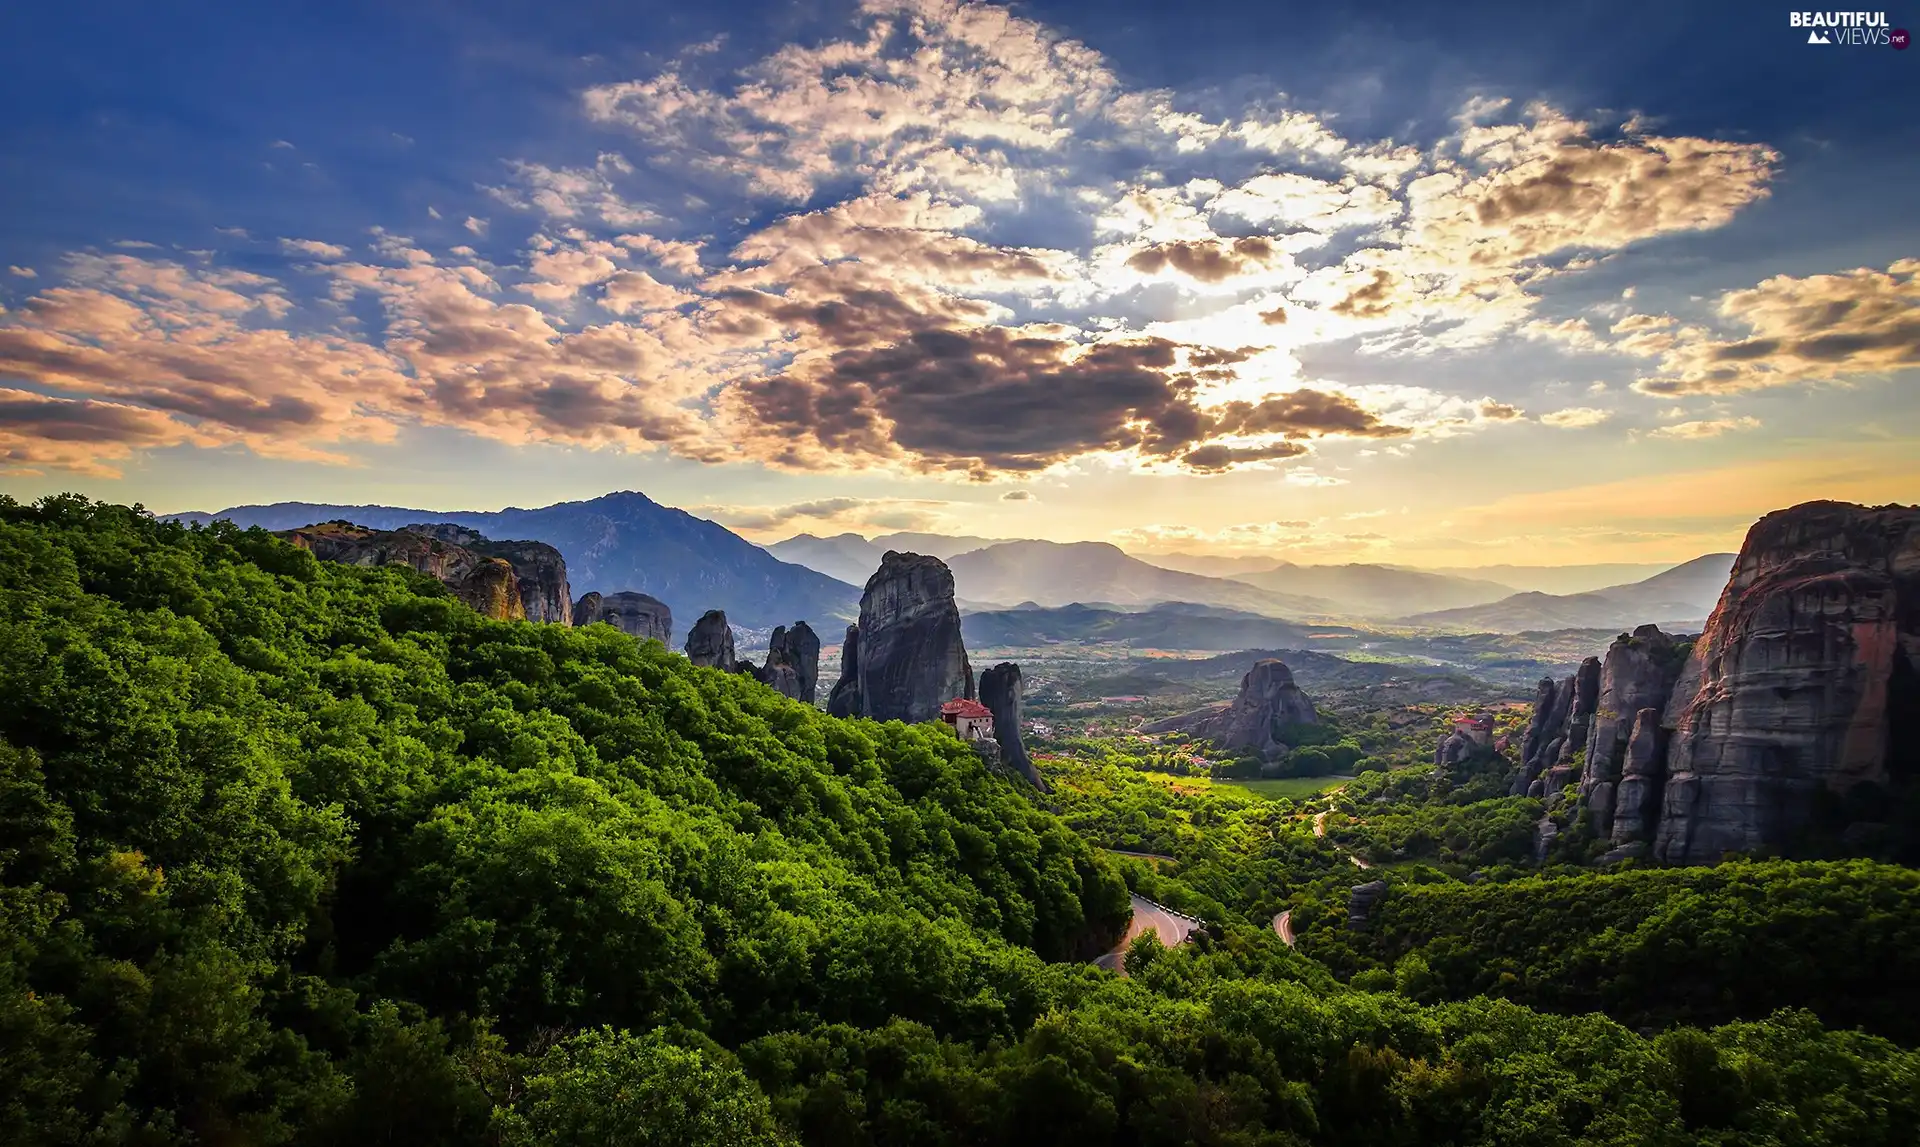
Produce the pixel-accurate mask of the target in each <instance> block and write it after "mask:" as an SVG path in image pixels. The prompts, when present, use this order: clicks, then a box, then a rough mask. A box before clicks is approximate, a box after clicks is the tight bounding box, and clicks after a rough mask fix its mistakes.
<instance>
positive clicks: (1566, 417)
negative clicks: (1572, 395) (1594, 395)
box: [1540, 406, 1613, 430]
mask: <svg viewBox="0 0 1920 1147" xmlns="http://www.w3.org/2000/svg"><path fill="white" fill-rule="evenodd" d="M1611 417H1613V415H1612V414H1611V413H1609V412H1608V411H1605V410H1600V409H1598V408H1596V407H1592V406H1570V407H1568V408H1566V409H1565V410H1555V411H1553V412H1551V413H1548V414H1542V415H1541V416H1540V421H1541V422H1542V423H1543V424H1545V425H1547V426H1555V427H1558V428H1560V429H1562V430H1580V429H1583V428H1585V427H1588V426H1598V425H1600V424H1601V423H1602V422H1605V421H1606V420H1607V419H1609V418H1611Z"/></svg>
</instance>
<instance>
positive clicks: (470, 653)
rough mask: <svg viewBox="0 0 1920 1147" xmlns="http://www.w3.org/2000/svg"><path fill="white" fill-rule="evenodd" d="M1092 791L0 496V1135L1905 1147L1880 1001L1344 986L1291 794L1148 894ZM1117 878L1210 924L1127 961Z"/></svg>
mask: <svg viewBox="0 0 1920 1147" xmlns="http://www.w3.org/2000/svg"><path fill="white" fill-rule="evenodd" d="M1089 767H1095V766H1089ZM1098 767H1103V768H1109V769H1117V766H1113V765H1105V766H1098ZM1371 775H1373V774H1370V776H1371ZM1379 775H1387V774H1379ZM1133 783H1150V782H1144V781H1134V782H1133ZM1369 783H1372V782H1369ZM1089 791H1090V790H1083V791H1081V792H1080V793H1079V795H1077V796H1072V797H1070V798H1068V797H1063V798H1062V800H1061V802H1060V805H1059V811H1055V810H1054V809H1052V808H1049V807H1047V806H1046V805H1045V804H1043V803H1041V802H1040V800H1039V799H1038V798H1037V796H1036V794H1035V793H1034V792H1033V791H1032V790H1031V789H1027V788H1025V787H1023V786H1022V785H1021V784H1020V783H1019V782H1017V781H1015V780H1012V779H1009V778H1008V777H1006V776H1004V775H1001V774H1000V773H998V772H995V771H993V770H991V769H989V768H988V767H986V766H985V765H984V764H982V762H981V760H980V758H978V757H977V756H975V755H974V754H973V753H972V752H971V751H970V750H969V749H967V748H966V747H964V746H962V745H961V744H960V743H959V742H958V741H956V740H955V739H953V738H952V737H951V736H950V735H948V734H946V733H945V732H944V731H943V730H940V729H938V728H909V727H905V726H902V725H899V724H897V723H896V724H889V725H878V724H875V723H872V722H866V721H841V720H835V719H832V718H828V717H826V716H824V715H823V714H821V713H819V712H817V711H815V710H813V709H811V708H808V707H806V706H802V705H800V704H797V703H795V702H792V701H789V700H787V699H785V698H783V697H781V696H779V695H778V694H776V693H774V692H773V691H772V690H769V689H767V688H765V687H763V686H761V685H759V684H757V683H755V682H752V681H750V680H748V679H746V678H744V677H740V676H733V675H726V674H721V673H718V672H715V671H712V670H707V669H696V668H694V667H692V666H691V665H689V664H688V663H687V662H686V661H685V660H684V659H683V658H681V657H679V656H678V655H676V654H672V653H669V652H667V651H666V650H664V649H662V648H661V647H660V646H658V645H657V644H652V643H646V644H643V643H640V642H636V641H635V640H633V639H631V638H629V637H626V636H624V635H622V634H620V633H618V632H616V631H615V630H613V629H612V628H610V627H608V626H604V625H602V626H591V627H584V628H578V629H574V628H565V627H560V626H551V625H540V624H532V623H526V622H518V623H500V622H493V621H489V620H486V619H484V618H481V617H480V616H478V615H476V614H474V613H472V612H471V611H470V610H467V609H466V608H464V607H463V606H461V605H459V604H458V603H456V602H455V601H453V600H452V599H451V598H450V597H449V596H448V595H447V594H446V592H445V591H444V590H443V589H442V588H441V587H440V586H439V585H438V584H437V583H435V582H432V581H430V580H428V579H425V578H422V577H419V576H417V575H414V574H412V573H410V572H406V571H402V570H397V569H361V568H348V567H340V566H332V565H327V564H323V563H320V562H317V561H315V560H314V559H313V558H312V556H311V555H309V554H307V553H305V552H303V551H300V550H296V549H293V548H291V547H289V546H287V545H285V544H283V543H281V542H279V541H277V540H275V539H273V538H272V537H270V536H268V535H266V534H264V533H260V532H257V531H253V532H244V533H243V532H240V531H237V530H235V529H233V528H231V527H229V526H225V525H216V526H214V527H212V528H208V529H187V528H183V527H180V526H177V525H172V524H168V523H162V522H158V521H156V520H154V519H153V518H151V517H149V516H147V515H145V514H142V513H140V512H138V511H137V509H133V510H130V509H126V508H122V507H114V506H107V505H100V504H95V503H90V502H87V501H85V500H83V499H78V498H58V499H50V500H47V501H45V502H42V503H40V504H38V505H35V506H23V505H20V504H17V503H14V502H12V501H11V500H8V499H0V1143H5V1144H43V1143H44V1144H54V1143H88V1144H121V1143H125V1144H142V1145H146V1144H155V1145H158V1144H275V1143H296V1144H333V1143H354V1144H364V1143H420V1144H434V1143H444V1144H495V1143H502V1144H534V1143H542V1144H545V1143H554V1144H589V1143H591V1144H661V1145H667V1144H675V1145H678V1144H687V1145H692V1144H775V1143H781V1144H784V1143H809V1144H863V1143H871V1144H922V1143H924V1144H989V1143H1035V1144H1040V1143H1045V1144H1055V1143H1063V1142H1072V1143H1113V1144H1128V1145H1136V1144H1137V1145H1143V1147H1144V1145H1149V1144H1168V1145H1173V1144H1222V1145H1228V1144H1235V1145H1237V1144H1245V1145H1275V1147H1281V1145H1297V1144H1341V1145H1371V1144H1381V1145H1388V1144H1391V1145H1414V1144H1622V1145H1626V1144H1635V1145H1638V1144H1675V1145H1678V1144H1691V1143H1702V1144H1735V1143H1739V1144H1775V1143H1777V1144H1889V1145H1893V1144H1910V1143H1913V1142H1915V1141H1916V1140H1920V1056H1916V1054H1915V1053H1914V1052H1913V1051H1911V1050H1908V1049H1906V1048H1904V1047H1902V1046H1901V1045H1900V1044H1898V1043H1895V1042H1893V1041H1891V1040H1888V1039H1885V1038H1881V1037H1878V1036H1875V1035H1870V1034H1862V1033H1858V1032H1854V1031H1848V1030H1842V1029H1843V1027H1844V1026H1845V1025H1848V1024H1850V1023H1852V1022H1853V1019H1852V1018H1850V1017H1849V1016H1847V1015H1840V1014H1830V1015H1828V1016H1827V1018H1828V1020H1829V1022H1830V1023H1831V1024H1834V1025H1837V1026H1834V1027H1828V1026H1823V1025H1822V1023H1821V1022H1820V1020H1819V1019H1817V1018H1816V1017H1815V1015H1814V1014H1813V1013H1812V1012H1809V1011H1799V1010H1786V1011H1781V1012H1778V1013H1774V1014H1771V1015H1767V1016H1764V1017H1761V1016H1758V1015H1757V1013H1753V1012H1752V1011H1750V1009H1748V1008H1745V1007H1742V1008H1736V1009H1734V1010H1733V1011H1732V1012H1729V1013H1727V1014H1739V1015H1743V1016H1744V1015H1754V1016H1755V1017H1756V1018H1753V1019H1750V1020H1743V1021H1742V1022H1737V1023H1731V1024H1726V1025H1724V1026H1719V1027H1712V1028H1702V1027H1688V1026H1674V1027H1667V1028H1665V1029H1664V1030H1655V1028H1654V1027H1649V1033H1650V1034H1642V1033H1640V1032H1637V1031H1636V1030H1633V1028H1630V1027H1628V1026H1623V1025H1622V1024H1621V1023H1619V1022H1616V1021H1615V1020H1614V1019H1610V1018H1608V1017H1607V1016H1604V1015H1599V1014H1578V1015H1560V1014H1552V1013H1551V1012H1548V1011H1540V1010H1534V1009H1533V1008H1531V1007H1529V1006H1527V1005H1526V1004H1525V1003H1521V1002H1515V1001H1514V1000H1505V999H1492V998H1484V997H1476V998H1471V999H1459V1000H1450V999H1446V998H1445V997H1447V996H1449V995H1454V994H1467V993H1471V992H1474V991H1477V990H1481V989H1478V988H1477V987H1476V985H1475V984H1474V983H1472V982H1469V981H1468V980H1467V979H1465V978H1463V979H1461V980H1460V981H1459V982H1458V985H1457V986H1458V989H1459V991H1458V992H1455V990H1454V988H1455V983H1454V981H1451V980H1447V979H1446V977H1447V976H1449V975H1451V974H1452V973H1450V972H1449V971H1448V970H1447V969H1446V967H1445V962H1444V961H1439V964H1440V965H1441V968H1440V970H1439V971H1433V970H1432V968H1433V964H1434V961H1429V972H1430V975H1431V976H1432V977H1434V978H1436V979H1438V980H1441V981H1443V982H1444V983H1445V984H1446V985H1447V986H1446V987H1444V988H1435V989H1433V990H1431V991H1429V990H1428V989H1429V988H1430V987H1431V985H1429V984H1427V983H1424V982H1421V983H1411V982H1410V983H1409V984H1407V985H1406V987H1407V989H1408V990H1406V991H1400V990H1383V991H1365V990H1358V989H1357V988H1354V987H1349V986H1346V985H1343V984H1342V983H1340V982H1339V980H1338V979H1337V978H1336V976H1335V974H1334V972H1340V973H1342V974H1347V973H1348V972H1349V971H1350V969H1341V968H1335V969H1334V970H1333V971H1329V970H1328V968H1327V967H1325V966H1322V965H1321V964H1318V963H1316V962H1314V961H1312V960H1310V959H1308V958H1306V957H1305V956H1303V955H1300V954H1298V953H1295V952H1292V951H1289V950H1288V949H1287V948H1285V947H1284V946H1283V945H1282V944H1281V943H1280V941H1279V939H1278V938H1277V937H1276V936H1274V935H1273V933H1272V932H1271V930H1269V929H1267V928H1264V927H1262V926H1260V925H1259V923H1258V913H1259V912H1260V911H1263V910H1265V909H1266V908H1268V907H1271V906H1273V905H1274V904H1276V903H1279V902H1280V899H1279V898H1281V897H1283V896H1284V897H1291V898H1293V899H1292V902H1297V903H1300V904H1303V905H1304V904H1307V903H1310V902H1317V901H1314V900H1313V898H1314V897H1316V896H1319V895H1321V894H1322V893H1323V892H1324V890H1325V889H1327V888H1331V887H1332V886H1333V885H1334V884H1335V883H1337V882H1338V881H1340V880H1350V879H1351V877H1350V875H1346V874H1342V873H1341V872H1340V871H1339V868H1340V864H1341V862H1340V861H1339V860H1338V859H1337V858H1336V857H1335V856H1334V854H1333V853H1332V852H1331V850H1330V845H1329V844H1327V843H1326V842H1323V841H1318V840H1316V839H1315V838H1313V837H1312V836H1311V835H1310V833H1308V832H1306V831H1305V830H1304V829H1303V828H1301V827H1300V826H1299V824H1298V823H1296V821H1297V820H1298V813H1297V810H1293V809H1292V808H1291V806H1288V805H1286V804H1285V802H1272V803H1271V804H1270V805H1267V806H1264V807H1263V806H1257V805H1254V804H1251V803H1249V802H1244V801H1243V802H1241V803H1240V804H1239V805H1237V806H1234V807H1226V806H1221V807H1219V808H1214V809H1208V808H1206V807H1201V808H1198V809H1191V808H1181V809H1179V810H1178V811H1177V812H1176V813H1175V814H1174V815H1176V817H1177V819H1178V820H1179V822H1180V823H1179V824H1178V825H1177V826H1176V830H1175V831H1173V832H1171V833H1169V834H1165V840H1166V843H1167V844H1168V847H1169V848H1170V849H1171V850H1172V851H1173V853H1174V854H1176V855H1177V856H1178V857H1179V858H1180V859H1179V860H1178V862H1177V863H1176V864H1175V865H1174V866H1173V867H1172V868H1171V869H1170V870H1169V871H1167V872H1154V871H1152V870H1150V869H1148V868H1146V866H1144V865H1140V864H1136V863H1130V862H1129V863H1124V864H1118V865H1116V863H1115V862H1114V861H1112V860H1110V859H1108V858H1106V857H1104V856H1103V854H1101V853H1099V852H1098V851H1096V850H1095V848H1094V847H1092V844H1090V843H1089V840H1090V839H1091V840H1092V843H1097V844H1109V845H1110V844H1112V842H1111V841H1108V840H1105V839H1102V838H1100V836H1099V832H1100V831H1101V826H1102V825H1103V824H1104V823H1106V821H1103V820H1102V819H1101V818H1102V817H1103V816H1107V817H1109V819H1110V820H1111V822H1112V823H1113V824H1114V825H1120V826H1124V825H1126V824H1128V823H1132V821H1133V819H1134V818H1133V816H1132V811H1130V810H1129V809H1127V808H1126V807H1125V801H1124V800H1123V801H1121V802H1119V803H1117V804H1112V805H1111V806H1110V809H1111V811H1110V813H1103V812H1102V811H1101V809H1100V808H1098V807H1095V806H1096V805H1097V803H1098V802H1097V801H1096V800H1095V797H1094V796H1091V795H1089ZM1119 791H1121V792H1122V793H1123V794H1125V793H1128V792H1131V791H1132V790H1130V789H1127V788H1126V786H1125V785H1124V784H1123V785H1121V786H1120V790H1119ZM1135 795H1138V794H1135ZM1076 802H1077V803H1076ZM1137 811H1140V814H1141V817H1143V818H1146V819H1148V820H1150V819H1152V817H1151V814H1150V813H1148V812H1146V811H1144V809H1143V810H1137ZM1162 811H1163V812H1165V811H1166V810H1164V809H1163V810H1162ZM1063 814H1064V816H1065V817H1066V818H1070V819H1071V821H1072V823H1069V819H1063ZM1143 823H1144V822H1143ZM1263 833H1264V839H1262V834H1263ZM1156 839H1159V838H1156ZM1249 857H1258V858H1259V863H1258V864H1248V863H1246V858H1249ZM1868 875H1871V874H1868ZM1128 881H1132V883H1133V885H1134V886H1135V887H1136V888H1143V889H1145V890H1147V891H1148V892H1149V894H1152V895H1155V896H1156V898H1160V899H1164V900H1166V901H1168V902H1174V901H1180V902H1183V903H1190V904H1194V905H1197V906H1204V907H1206V908H1207V909H1208V915H1209V918H1210V919H1216V920H1217V924H1216V926H1215V927H1214V929H1213V930H1212V932H1211V933H1210V934H1203V935H1202V936H1201V937H1200V939H1199V940H1198V941H1197V942H1195V943H1193V944H1190V945H1187V946H1184V947H1182V948H1181V949H1177V950H1174V951H1163V950H1159V949H1157V948H1156V947H1155V946H1153V945H1151V944H1144V945H1140V946H1138V947H1137V948H1136V949H1135V950H1134V951H1133V952H1132V953H1131V954H1130V956H1129V959H1128V967H1129V969H1130V971H1131V973H1132V974H1131V976H1130V977H1129V978H1125V979H1122V978H1119V977H1116V976H1114V975H1112V974H1110V973H1107V972H1103V971H1099V970H1096V969H1094V968H1093V967H1091V966H1090V965H1089V964H1088V963H1086V957H1088V956H1089V955H1090V954H1092V953H1095V952H1098V951H1100V950H1102V949H1103V948H1104V947H1105V946H1106V945H1107V944H1108V943H1109V942H1110V941H1111V939H1112V937H1113V936H1114V935H1115V934H1116V932H1117V930H1118V929H1119V928H1120V927H1121V926H1122V925H1123V923H1124V918H1125V916H1126V913H1127V893H1128ZM1286 881H1291V882H1292V883H1291V884H1288V883H1285V882H1286ZM1276 882H1280V883H1276ZM1863 882H1866V878H1865V877H1863ZM1499 887H1503V888H1517V887H1518V883H1517V882H1516V883H1513V884H1501V885H1499ZM1903 887H1905V888H1906V889H1907V891H1906V892H1905V893H1903V895H1906V896H1909V897H1910V896H1911V886H1910V885H1908V886H1903ZM1699 891H1700V892H1701V894H1702V895H1706V894H1707V892H1708V890H1705V889H1701V890H1699ZM1861 895H1862V896H1866V895H1867V893H1866V892H1862V894H1861ZM1413 899H1414V898H1413V897H1412V896H1411V895H1409V896H1404V897H1403V896H1400V895H1398V894H1396V896H1394V897H1390V898H1389V899H1388V901H1387V902H1386V904H1387V905H1389V906H1390V905H1393V904H1396V903H1398V902H1399V901H1401V900H1406V901H1412V900H1413ZM1899 910H1900V909H1889V911H1899ZM1620 911H1621V913H1623V914H1630V913H1632V912H1634V911H1636V909H1634V908H1632V907H1631V906H1628V907H1623V908H1621V909H1620ZM1434 913H1435V914H1436V915H1435V917H1434V918H1435V919H1436V920H1438V919H1439V918H1440V916H1442V915H1444V911H1443V910H1442V909H1439V908H1436V909H1434ZM1907 915H1908V918H1909V919H1910V918H1911V912H1910V911H1909V912H1908V913H1907ZM1407 920H1408V928H1409V929H1415V926H1416V921H1415V920H1414V918H1413V917H1412V916H1409V917H1408V918H1407ZM1877 920H1878V917H1875V918H1874V919H1873V920H1868V921H1863V922H1862V923H1861V926H1862V928H1864V929H1868V930H1872V929H1874V928H1876V927H1878V925H1877V924H1876V923H1875V921H1877ZM1432 927H1433V928H1434V929H1435V930H1436V934H1437V928H1438V926H1437V925H1434V926H1432ZM1418 928H1419V929H1427V928H1429V925H1427V924H1424V923H1421V924H1418ZM1398 934H1399V933H1397V932H1396V933H1394V935H1398ZM1412 934H1413V931H1409V932H1408V935H1412ZM1422 935H1424V932H1423V933H1422ZM1381 942H1382V943H1391V942H1394V941H1391V940H1390V939H1387V938H1383V939H1382V940H1381ZM1474 942H1476V943H1478V942H1483V941H1479V940H1476V941H1474ZM1874 950H1877V949H1874ZM1911 950H1912V945H1911V943H1910V942H1909V943H1907V951H1909V952H1910V951H1911ZM1850 951H1851V950H1850ZM1515 958H1516V959H1519V957H1515ZM1811 958H1812V959H1814V960H1818V959H1820V956H1819V953H1818V951H1817V950H1816V951H1815V952H1814V954H1813V955H1812V956H1811ZM1883 967H1886V968H1888V970H1889V972H1891V967H1892V966H1891V965H1883ZM1381 986H1384V985H1381ZM1532 1002H1536V1003H1539V1004H1540V1005H1541V1006H1543V1007H1555V1008H1558V1007H1562V1006H1566V1007H1569V1008H1573V1007H1578V1006H1584V1005H1579V1004H1578V1003H1577V1001H1572V1000H1565V999H1556V998H1550V997H1548V996H1546V995H1544V994H1540V993H1536V994H1535V995H1534V997H1533V998H1532ZM1779 1002H1783V1003H1799V1004H1802V1005H1805V1006H1807V1007H1812V1008H1814V1009H1815V1010H1819V1009H1821V1008H1822V1007H1823V1006H1824V1005H1823V1003H1822V1001H1821V1000H1819V999H1808V998H1800V997H1792V998H1786V999H1782V1000H1780V1001H1779ZM1593 1006H1603V1007H1611V1001H1610V1000H1608V999H1606V998H1601V999H1599V1000H1598V1001H1597V1002H1595V1003H1594V1004H1593ZM1680 1018H1683V1019H1691V1018H1697V1021H1698V1022H1700V1023H1703V1024H1704V1023H1708V1022H1712V1021H1714V1020H1717V1019H1719V1018H1723V1017H1722V1016H1720V1015H1718V1014H1700V1015H1698V1016H1697V1017H1693V1016H1683V1017H1680ZM1894 1034H1897V1035H1903V1036H1904V1034H1905V1033H1894Z"/></svg>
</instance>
